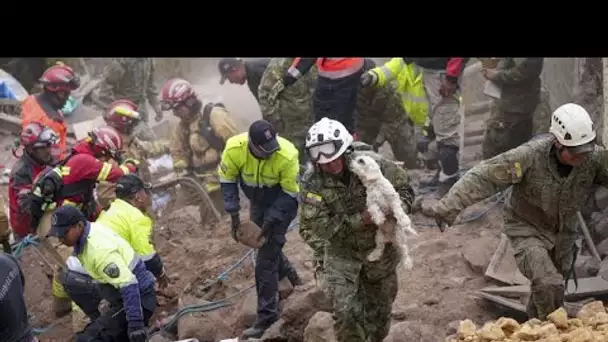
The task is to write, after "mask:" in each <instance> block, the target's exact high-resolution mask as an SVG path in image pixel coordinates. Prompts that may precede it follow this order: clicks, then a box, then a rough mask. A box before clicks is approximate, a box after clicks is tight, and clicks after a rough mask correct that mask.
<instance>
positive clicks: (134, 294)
mask: <svg viewBox="0 0 608 342" xmlns="http://www.w3.org/2000/svg"><path fill="white" fill-rule="evenodd" d="M52 222H53V224H52V227H51V230H50V231H49V235H50V236H53V237H56V238H58V239H59V240H60V241H61V243H63V244H65V245H67V246H69V247H73V248H74V255H75V256H76V257H77V258H78V260H79V261H80V263H81V264H82V266H83V268H84V269H85V270H86V271H87V273H88V274H90V275H91V277H92V278H93V279H94V280H95V281H97V282H98V283H99V284H100V285H99V287H100V290H101V293H102V296H103V298H104V299H106V300H107V301H108V302H109V303H110V310H109V311H108V312H107V313H105V314H103V315H102V316H101V317H99V318H98V319H97V320H95V321H94V322H92V323H91V324H89V325H87V327H86V328H85V329H84V331H83V332H81V333H78V334H77V335H76V341H77V342H81V341H82V342H84V341H86V342H96V341H99V342H102V341H130V342H146V341H148V333H147V330H146V325H147V324H148V321H149V320H150V317H151V316H152V314H153V313H154V310H155V309H156V295H155V293H154V276H153V275H152V273H150V271H148V270H147V269H146V266H145V264H144V262H143V261H142V260H141V258H140V257H139V256H138V255H137V253H135V251H134V250H133V248H132V247H131V246H130V245H129V244H128V243H127V241H125V240H124V239H123V238H121V237H120V236H119V235H118V234H116V233H115V232H113V231H112V230H110V229H108V228H106V227H104V226H102V225H100V224H97V223H94V222H90V221H88V220H87V219H86V217H85V216H84V215H83V214H82V212H81V211H80V210H78V209H77V208H75V207H73V206H63V207H60V208H58V209H57V210H56V211H55V212H54V213H53V219H52Z"/></svg>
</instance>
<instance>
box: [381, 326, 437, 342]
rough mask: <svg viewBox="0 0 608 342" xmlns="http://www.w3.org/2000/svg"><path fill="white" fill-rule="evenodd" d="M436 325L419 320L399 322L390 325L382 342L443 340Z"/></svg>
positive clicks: (435, 341)
mask: <svg viewBox="0 0 608 342" xmlns="http://www.w3.org/2000/svg"><path fill="white" fill-rule="evenodd" d="M438 335H439V334H437V327H435V326H432V325H428V324H425V323H423V322H420V321H407V322H399V323H397V324H394V325H393V326H391V330H390V331H389V333H388V336H387V337H386V338H385V339H384V341H383V342H443V338H441V337H439V336H438Z"/></svg>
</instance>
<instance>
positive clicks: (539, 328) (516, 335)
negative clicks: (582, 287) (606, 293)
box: [446, 301, 608, 342]
mask: <svg viewBox="0 0 608 342" xmlns="http://www.w3.org/2000/svg"><path fill="white" fill-rule="evenodd" d="M523 341H537V342H608V313H607V312H606V308H605V307H604V305H603V303H602V302H599V301H596V302H592V303H589V304H587V305H585V306H584V307H583V308H582V309H581V310H580V311H579V313H578V315H577V318H568V315H567V314H566V310H564V308H560V309H558V310H555V311H554V312H553V313H551V314H550V315H549V316H548V317H547V321H544V322H543V321H540V320H538V319H531V320H529V321H527V322H525V323H523V324H519V323H518V322H517V321H515V320H514V319H512V318H506V317H501V318H499V319H498V320H496V321H495V322H488V323H486V324H484V325H483V327H481V328H478V327H477V326H475V323H473V322H472V321H471V320H469V319H466V320H464V321H461V322H460V327H459V329H458V333H457V334H456V337H453V336H452V337H448V338H447V339H446V342H523Z"/></svg>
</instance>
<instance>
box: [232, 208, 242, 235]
mask: <svg viewBox="0 0 608 342" xmlns="http://www.w3.org/2000/svg"><path fill="white" fill-rule="evenodd" d="M240 226H241V218H240V217H239V212H238V211H237V212H234V213H230V235H232V239H233V240H234V241H236V242H239V238H238V237H237V235H236V233H237V231H238V230H239V227H240Z"/></svg>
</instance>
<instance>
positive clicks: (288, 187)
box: [218, 120, 302, 338]
mask: <svg viewBox="0 0 608 342" xmlns="http://www.w3.org/2000/svg"><path fill="white" fill-rule="evenodd" d="M299 170H300V164H299V162H298V150H297V149H296V148H295V146H294V145H293V144H292V143H291V142H289V141H288V140H286V139H283V138H281V137H277V135H276V131H275V130H274V128H273V127H272V125H271V124H270V123H269V122H268V121H264V120H258V121H256V122H254V123H253V124H251V126H250V127H249V133H242V134H239V135H237V136H235V137H232V138H230V139H229V140H228V142H227V143H226V149H225V150H224V153H223V154H222V161H221V163H220V166H219V168H218V173H219V175H220V179H221V182H222V194H223V196H224V206H225V208H226V211H227V212H228V213H230V217H231V222H232V224H231V229H232V231H231V233H232V237H233V238H234V239H235V240H236V241H238V239H237V235H236V233H237V231H238V229H239V227H240V218H239V210H240V208H241V207H240V200H239V189H238V185H237V184H240V186H241V189H242V190H243V193H245V196H247V198H248V199H249V200H250V201H251V209H250V217H251V221H253V222H255V224H257V225H258V226H260V227H262V231H263V234H264V236H265V238H266V242H265V243H264V245H263V246H262V247H260V249H259V250H258V253H257V259H256V263H255V283H256V291H257V296H258V307H257V319H256V322H255V324H254V325H253V326H252V327H251V328H249V329H247V330H245V331H244V332H243V338H252V337H253V338H259V337H261V336H262V335H263V334H264V331H265V330H266V329H267V328H268V327H270V326H271V325H272V324H273V323H274V322H275V321H276V320H277V319H278V314H279V309H278V303H279V301H278V298H279V296H278V285H279V279H281V278H283V277H284V276H287V277H288V279H289V281H290V282H291V283H292V284H293V285H294V286H295V285H301V284H302V281H301V280H300V278H299V276H298V274H297V273H296V272H295V269H294V268H293V267H292V266H291V264H290V263H289V260H288V259H287V257H286V256H285V254H283V245H284V244H285V233H286V231H287V227H288V226H289V223H290V222H291V221H292V220H293V219H294V217H295V216H296V212H297V211H298V201H297V195H298V191H299V186H298V182H297V177H298V173H299Z"/></svg>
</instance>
